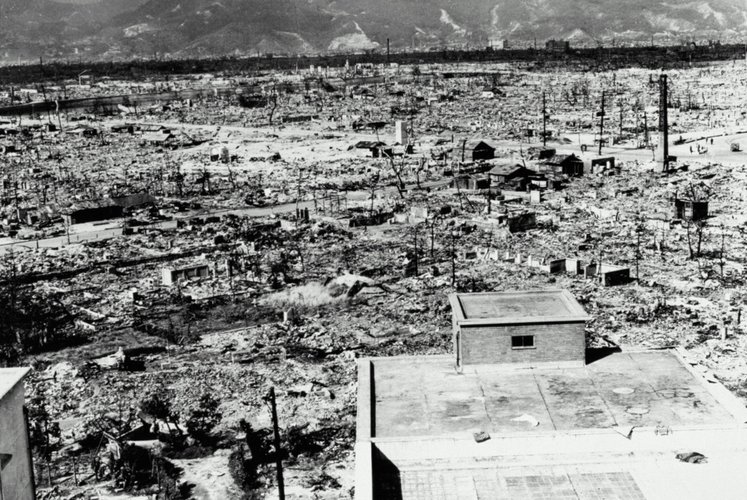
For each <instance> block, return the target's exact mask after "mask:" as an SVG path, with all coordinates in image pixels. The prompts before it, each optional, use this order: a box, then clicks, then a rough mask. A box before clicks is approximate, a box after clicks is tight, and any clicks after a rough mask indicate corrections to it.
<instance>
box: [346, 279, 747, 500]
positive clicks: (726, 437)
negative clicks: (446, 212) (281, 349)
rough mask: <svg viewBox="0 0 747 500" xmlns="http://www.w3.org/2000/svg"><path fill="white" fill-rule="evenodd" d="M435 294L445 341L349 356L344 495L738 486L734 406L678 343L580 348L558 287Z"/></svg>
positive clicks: (601, 494)
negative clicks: (392, 353) (350, 463)
mask: <svg viewBox="0 0 747 500" xmlns="http://www.w3.org/2000/svg"><path fill="white" fill-rule="evenodd" d="M451 304H452V309H453V311H452V319H453V326H454V331H455V344H456V346H455V349H456V351H457V352H456V354H455V355H445V356H442V355H436V356H401V357H392V358H364V359H360V360H359V361H358V415H357V425H356V444H355V453H356V485H355V496H356V498H357V499H360V500H369V499H389V498H392V499H400V500H413V499H418V500H419V499H433V498H443V499H447V498H449V499H450V498H490V499H493V498H496V499H499V498H506V499H518V498H552V499H581V500H587V499H588V500H592V499H594V500H597V499H600V498H605V499H627V500H646V499H648V500H662V499H678V500H679V499H693V500H694V499H703V498H718V499H720V500H722V499H729V500H741V499H743V498H745V491H747V476H745V475H744V474H743V470H742V469H743V467H744V465H743V464H744V463H745V461H746V460H747V426H746V425H745V422H747V410H746V409H745V407H744V405H743V404H742V403H741V402H740V401H738V400H737V399H736V398H735V397H734V396H733V395H732V394H731V393H730V392H729V391H728V390H727V389H726V388H725V387H723V386H722V385H721V384H719V383H718V382H717V381H716V380H715V378H713V377H712V376H708V379H706V376H704V373H703V372H702V371H700V369H698V368H696V367H694V366H693V363H690V362H688V361H687V359H686V358H685V357H684V356H685V355H686V354H685V353H684V352H681V351H670V350H663V351H662V350H657V351H645V350H643V351H641V350H637V351H636V350H627V349H626V350H623V351H620V350H619V349H617V350H615V349H606V350H594V349H592V350H586V349H584V343H585V337H584V334H583V328H584V323H585V321H586V318H587V317H586V314H585V313H584V312H583V309H582V308H581V307H580V306H579V305H578V303H577V302H576V301H575V299H573V297H571V296H570V294H568V292H564V291H557V290H555V291H537V292H512V293H501V294H458V295H455V296H452V297H451ZM692 462H700V463H692Z"/></svg>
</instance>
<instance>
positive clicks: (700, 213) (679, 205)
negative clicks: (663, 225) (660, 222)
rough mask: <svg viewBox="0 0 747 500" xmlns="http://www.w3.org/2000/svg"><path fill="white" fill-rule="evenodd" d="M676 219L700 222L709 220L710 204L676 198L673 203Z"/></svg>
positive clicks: (673, 214)
mask: <svg viewBox="0 0 747 500" xmlns="http://www.w3.org/2000/svg"><path fill="white" fill-rule="evenodd" d="M672 212H673V213H672V216H673V217H674V218H675V219H681V220H691V221H699V220H703V219H707V218H708V202H707V201H693V200H684V199H680V198H675V199H674V201H673V202H672Z"/></svg>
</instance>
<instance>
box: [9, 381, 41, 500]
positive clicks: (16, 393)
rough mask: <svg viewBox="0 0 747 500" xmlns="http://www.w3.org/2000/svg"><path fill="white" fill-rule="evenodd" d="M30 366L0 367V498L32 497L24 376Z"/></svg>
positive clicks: (19, 498) (18, 499)
mask: <svg viewBox="0 0 747 500" xmlns="http://www.w3.org/2000/svg"><path fill="white" fill-rule="evenodd" d="M28 371H29V369H28V368H2V369H0V500H33V498H34V495H35V493H34V478H33V472H32V471H33V467H32V462H31V453H30V449H29V440H28V431H27V428H26V418H25V416H24V414H23V403H24V391H23V379H24V377H25V376H26V374H27V373H28Z"/></svg>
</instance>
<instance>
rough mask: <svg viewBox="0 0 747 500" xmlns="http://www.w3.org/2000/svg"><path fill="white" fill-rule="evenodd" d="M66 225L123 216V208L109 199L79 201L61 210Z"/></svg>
mask: <svg viewBox="0 0 747 500" xmlns="http://www.w3.org/2000/svg"><path fill="white" fill-rule="evenodd" d="M61 214H62V218H63V220H64V221H65V225H67V226H72V225H75V224H84V223H86V222H98V221H103V220H110V219H118V218H120V217H122V215H123V210H122V207H121V206H119V205H116V204H114V202H112V201H109V200H101V201H90V202H78V203H76V204H74V205H73V206H71V207H68V208H66V209H64V210H63V211H61Z"/></svg>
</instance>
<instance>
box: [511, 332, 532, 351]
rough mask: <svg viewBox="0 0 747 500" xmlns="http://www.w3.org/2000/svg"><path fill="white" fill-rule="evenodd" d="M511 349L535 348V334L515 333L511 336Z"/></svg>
mask: <svg viewBox="0 0 747 500" xmlns="http://www.w3.org/2000/svg"><path fill="white" fill-rule="evenodd" d="M511 349H534V335H515V336H513V337H511Z"/></svg>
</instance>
